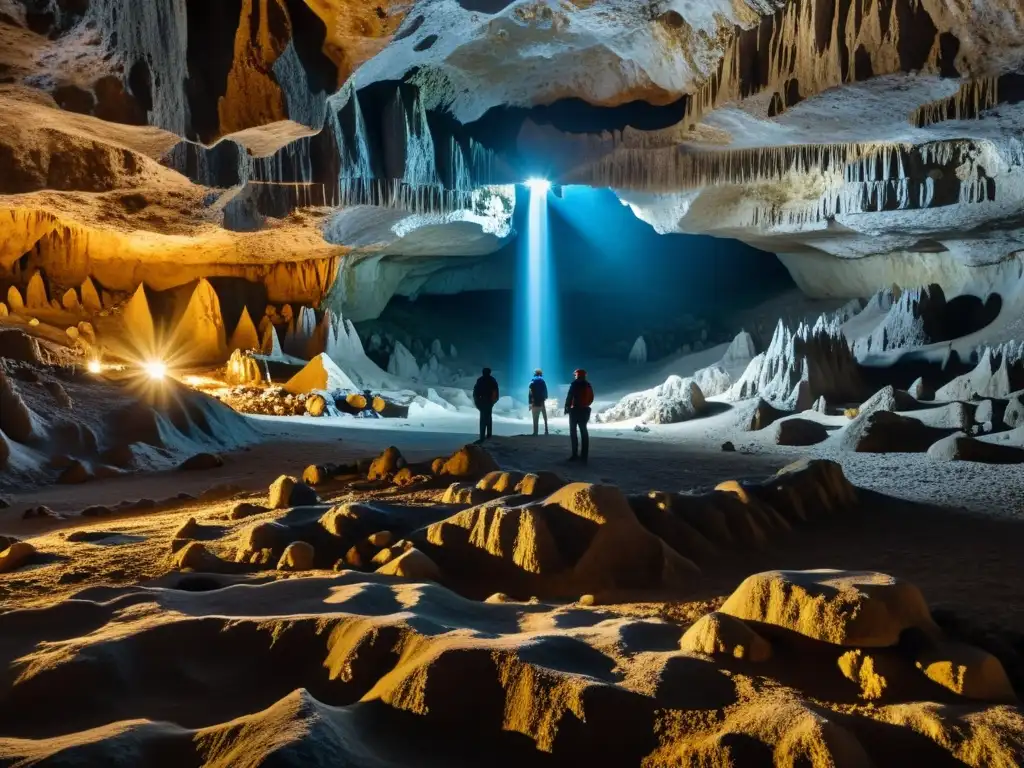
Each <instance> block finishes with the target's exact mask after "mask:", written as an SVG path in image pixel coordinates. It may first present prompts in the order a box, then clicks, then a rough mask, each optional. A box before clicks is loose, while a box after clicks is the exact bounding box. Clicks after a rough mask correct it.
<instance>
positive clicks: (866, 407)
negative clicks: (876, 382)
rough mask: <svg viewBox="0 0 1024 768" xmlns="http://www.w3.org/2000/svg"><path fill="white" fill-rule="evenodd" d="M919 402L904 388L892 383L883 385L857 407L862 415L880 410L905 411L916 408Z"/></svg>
mask: <svg viewBox="0 0 1024 768" xmlns="http://www.w3.org/2000/svg"><path fill="white" fill-rule="evenodd" d="M916 405H917V402H916V401H915V400H914V398H912V397H911V396H910V395H908V394H907V393H906V392H903V391H902V390H898V389H896V388H895V387H893V386H892V385H889V386H886V387H882V388H881V389H880V390H878V391H877V392H875V394H873V395H872V396H871V397H869V398H868V399H867V400H865V401H864V402H863V403H862V404H861V406H860V408H858V409H857V411H858V414H859V415H861V416H870V415H871V414H872V413H876V412H878V411H905V410H910V409H912V408H914V407H915V406H916Z"/></svg>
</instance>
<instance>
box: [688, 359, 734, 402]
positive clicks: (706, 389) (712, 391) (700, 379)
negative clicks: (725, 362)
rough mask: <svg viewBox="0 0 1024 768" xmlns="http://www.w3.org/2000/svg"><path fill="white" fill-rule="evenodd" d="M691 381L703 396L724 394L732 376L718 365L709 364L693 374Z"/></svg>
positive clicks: (730, 385)
mask: <svg viewBox="0 0 1024 768" xmlns="http://www.w3.org/2000/svg"><path fill="white" fill-rule="evenodd" d="M693 381H694V383H695V384H696V385H697V387H698V388H699V389H700V391H701V394H702V395H703V396H704V397H716V396H717V395H722V394H725V393H726V392H728V391H729V388H730V387H732V377H731V376H730V375H729V372H728V371H726V370H725V369H724V368H723V367H722V366H720V365H709V366H708V367H707V368H701V369H700V370H699V371H697V372H696V373H694V374H693Z"/></svg>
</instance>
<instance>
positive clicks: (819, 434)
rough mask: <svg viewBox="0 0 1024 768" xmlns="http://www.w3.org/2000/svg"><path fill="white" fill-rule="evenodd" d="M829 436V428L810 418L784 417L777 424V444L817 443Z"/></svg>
mask: <svg viewBox="0 0 1024 768" xmlns="http://www.w3.org/2000/svg"><path fill="white" fill-rule="evenodd" d="M827 437H828V430H826V429H825V427H824V426H823V425H821V424H819V423H818V422H816V421H811V420H810V419H797V418H791V419H784V420H783V421H780V422H777V423H776V424H775V443H776V445H815V444H817V443H820V442H822V441H823V440H825V439H826V438H827Z"/></svg>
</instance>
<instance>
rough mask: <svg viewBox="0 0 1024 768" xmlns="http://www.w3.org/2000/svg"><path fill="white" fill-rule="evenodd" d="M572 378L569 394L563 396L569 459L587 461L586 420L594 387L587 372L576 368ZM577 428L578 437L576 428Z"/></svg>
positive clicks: (588, 436) (588, 444)
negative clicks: (570, 443) (569, 445)
mask: <svg viewBox="0 0 1024 768" xmlns="http://www.w3.org/2000/svg"><path fill="white" fill-rule="evenodd" d="M573 375H574V377H575V378H574V379H573V382H572V384H570V385H569V394H568V395H566V398H565V412H566V413H567V414H569V439H570V440H571V441H572V456H570V457H569V461H577V460H579V461H582V462H583V463H584V464H586V463H587V456H588V455H589V453H590V434H589V433H588V432H587V422H588V421H590V406H591V405H593V403H594V388H593V387H592V386H590V382H589V381H587V372H586V371H584V370H583V369H582V368H577V369H576V371H575V372H574V374H573ZM577 429H578V430H579V438H577V436H576V430H577Z"/></svg>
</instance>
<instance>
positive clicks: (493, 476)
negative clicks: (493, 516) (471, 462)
mask: <svg viewBox="0 0 1024 768" xmlns="http://www.w3.org/2000/svg"><path fill="white" fill-rule="evenodd" d="M523 477H524V475H523V473H522V472H503V471H501V470H495V471H494V472H488V473H487V474H486V475H484V476H483V477H482V478H480V481H479V482H478V483H477V484H476V487H477V488H479V489H480V490H481V491H494V492H495V493H499V494H508V493H512V492H513V491H514V490H515V488H516V486H517V485H519V483H520V482H522V479H523Z"/></svg>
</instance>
